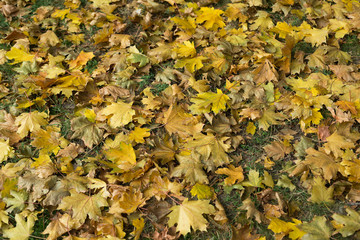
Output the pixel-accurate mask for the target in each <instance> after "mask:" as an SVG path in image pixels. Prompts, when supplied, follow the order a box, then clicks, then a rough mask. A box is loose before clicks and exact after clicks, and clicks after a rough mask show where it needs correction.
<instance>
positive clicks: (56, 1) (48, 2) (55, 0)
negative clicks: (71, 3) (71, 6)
mask: <svg viewBox="0 0 360 240" xmlns="http://www.w3.org/2000/svg"><path fill="white" fill-rule="evenodd" d="M43 6H52V7H59V8H62V7H64V0H35V2H34V4H33V5H31V8H30V10H31V11H32V12H35V11H36V9H38V8H39V7H43Z"/></svg>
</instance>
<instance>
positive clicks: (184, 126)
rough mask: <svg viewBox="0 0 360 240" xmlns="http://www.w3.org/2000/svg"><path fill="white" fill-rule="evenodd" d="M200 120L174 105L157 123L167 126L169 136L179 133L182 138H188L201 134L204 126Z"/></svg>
mask: <svg viewBox="0 0 360 240" xmlns="http://www.w3.org/2000/svg"><path fill="white" fill-rule="evenodd" d="M199 120H200V118H199V117H196V116H193V115H191V114H190V113H186V112H185V111H184V110H183V108H181V107H180V106H178V105H176V104H172V105H171V106H170V107H169V109H168V110H167V111H166V112H164V116H163V117H162V118H160V119H158V120H157V121H158V122H159V123H162V124H165V129H166V130H167V131H168V132H169V134H175V133H177V134H178V135H179V136H180V137H182V138H186V137H189V136H192V135H195V134H197V133H200V132H201V130H202V128H203V126H204V124H203V123H200V121H199Z"/></svg>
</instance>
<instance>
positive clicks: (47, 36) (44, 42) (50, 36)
mask: <svg viewBox="0 0 360 240" xmlns="http://www.w3.org/2000/svg"><path fill="white" fill-rule="evenodd" d="M59 42H60V40H59V38H58V37H57V36H56V34H55V33H54V32H53V31H51V30H48V31H46V33H43V34H41V35H40V40H39V45H40V46H47V47H48V46H56V44H58V43H59Z"/></svg>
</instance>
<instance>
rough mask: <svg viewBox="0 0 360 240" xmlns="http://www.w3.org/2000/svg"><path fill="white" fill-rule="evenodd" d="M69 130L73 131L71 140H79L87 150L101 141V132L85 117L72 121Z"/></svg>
mask: <svg viewBox="0 0 360 240" xmlns="http://www.w3.org/2000/svg"><path fill="white" fill-rule="evenodd" d="M71 130H73V131H74V133H73V135H72V136H71V139H74V138H81V139H82V140H83V141H84V143H85V145H86V146H87V147H89V148H92V146H93V145H94V144H98V143H100V141H101V140H102V135H103V130H102V129H100V128H99V127H98V125H97V124H96V123H93V122H90V121H89V120H88V119H87V118H86V117H85V116H81V117H77V118H74V119H72V120H71Z"/></svg>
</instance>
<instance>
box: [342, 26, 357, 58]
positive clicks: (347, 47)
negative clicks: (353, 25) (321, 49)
mask: <svg viewBox="0 0 360 240" xmlns="http://www.w3.org/2000/svg"><path fill="white" fill-rule="evenodd" d="M340 49H341V51H344V52H347V53H349V54H350V55H351V57H352V58H353V61H354V63H359V62H360V40H359V38H358V37H357V34H356V33H355V34H348V35H346V36H345V37H344V38H343V43H342V44H341V45H340Z"/></svg>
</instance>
